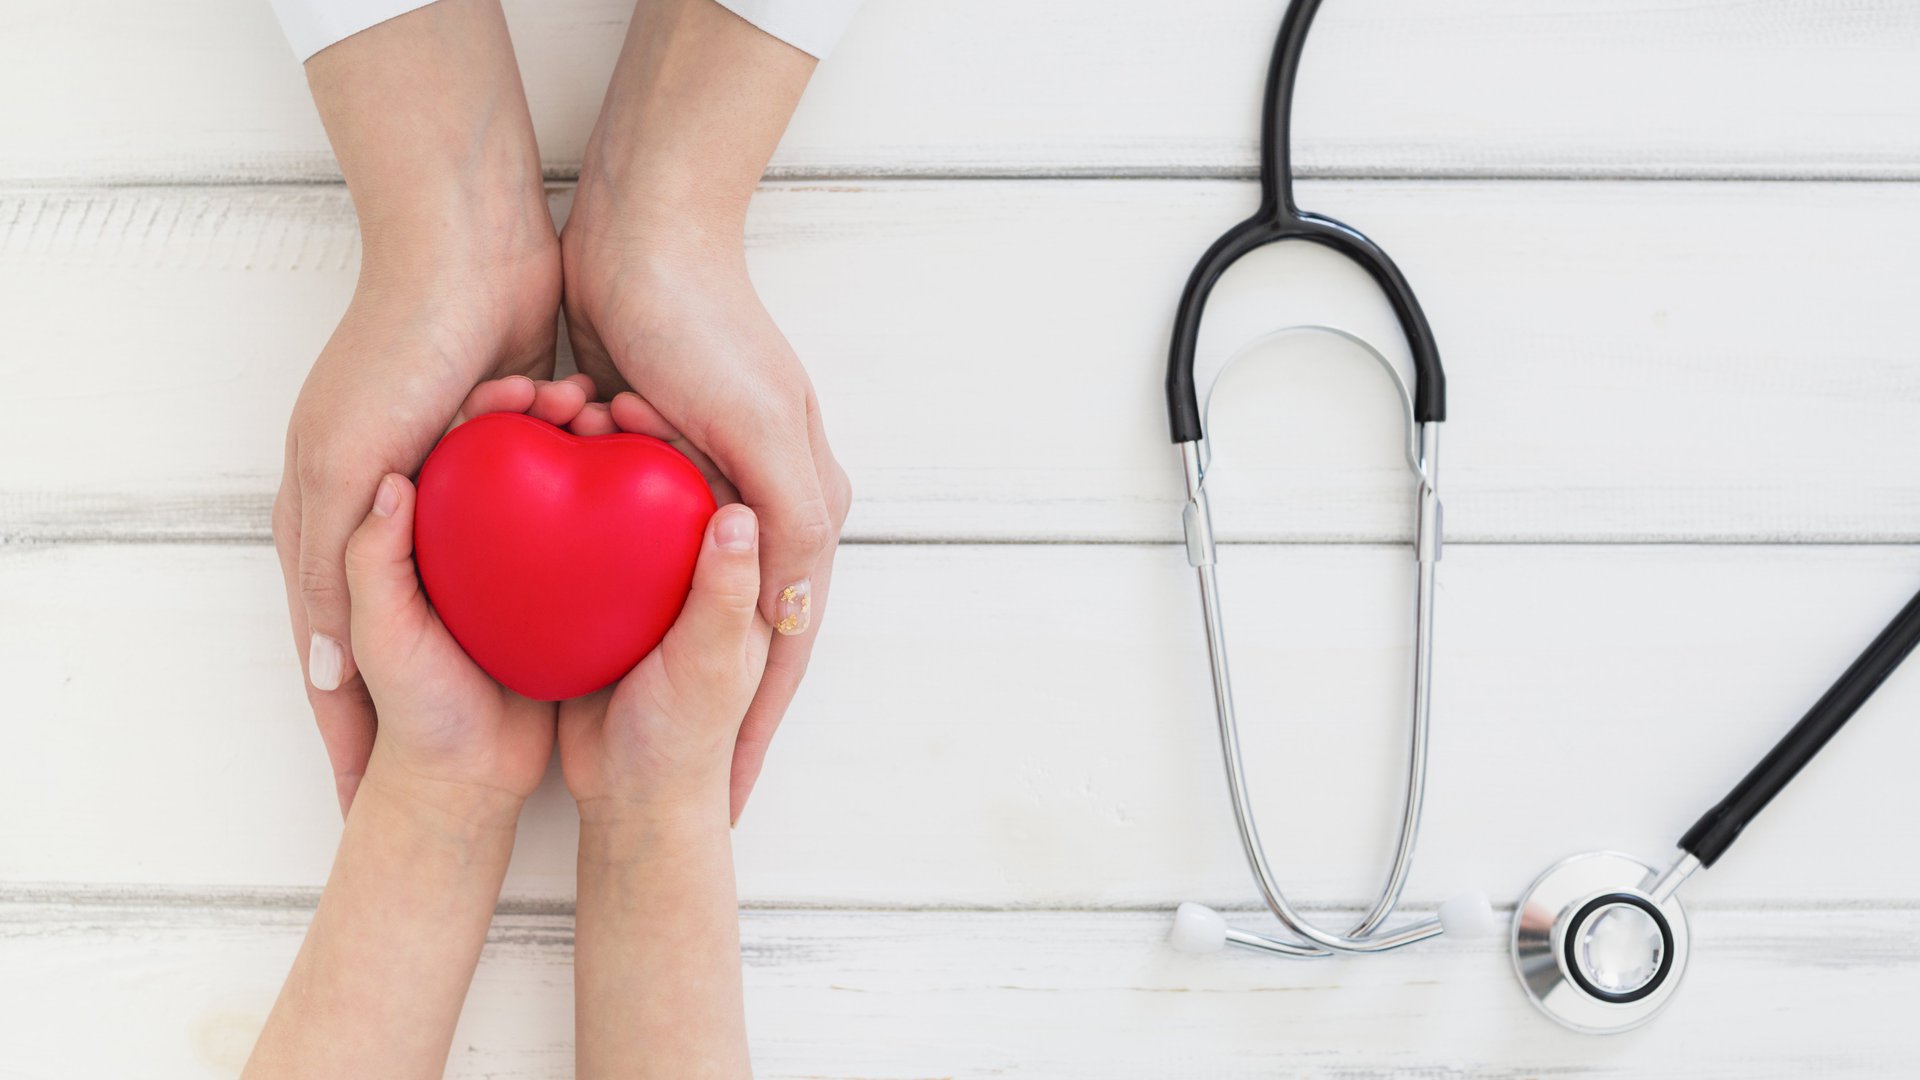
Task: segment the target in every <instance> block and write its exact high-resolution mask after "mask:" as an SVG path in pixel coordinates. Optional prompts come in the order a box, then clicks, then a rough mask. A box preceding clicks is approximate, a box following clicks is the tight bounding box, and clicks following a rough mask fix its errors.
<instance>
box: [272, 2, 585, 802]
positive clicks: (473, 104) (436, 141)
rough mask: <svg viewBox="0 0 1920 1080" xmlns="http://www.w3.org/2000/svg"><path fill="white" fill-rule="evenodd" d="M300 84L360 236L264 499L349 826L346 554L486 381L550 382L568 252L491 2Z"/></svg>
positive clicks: (350, 673)
mask: <svg viewBox="0 0 1920 1080" xmlns="http://www.w3.org/2000/svg"><path fill="white" fill-rule="evenodd" d="M307 77H308V82H309V83H310V84H311V86H312V89H313V95H314V101H315V103H316V104H317V105H318V106H319V109H320V115H321V119H322V120H323V121H324V122H325V123H326V126H327V134H328V137H329V138H330V140H331V141H332V143H333V147H334V152H335V155H336V156H337V157H338V158H339V161H340V166H341V171H342V173H343V174H344V175H345V177H346V181H347V188H348V190H349V191H350V192H351V193H352V195H353V200H354V208H355V210H356V212H357V213H358V215H359V219H360V233H361V248H362V256H361V266H360V279H359V283H358V286H357V287H356V289H355V291H354V295H353V300H352V302H351V303H350V304H349V305H348V308H347V312H346V315H345V316H344V317H343V318H342V320H341V322H340V326H339V328H338V329H337V330H335V331H334V334H333V338H332V339H331V340H330V341H329V342H328V343H327V346H326V348H325V349H324V350H323V351H322V352H321V354H320V358H319V359H318V360H317V361H316V362H315V363H314V366H313V370H312V373H311V374H310V375H309V376H308V377H307V381H306V385H305V386H304V387H302V389H301V391H300V397H299V400H298V402H297V403H296V404H295V405H294V410H293V418H292V421H291V423H290V424H289V425H288V430H287V452H286V469H285V473H284V475H283V477H282V480H281V485H280V492H279V496H278V498H277V499H276V500H275V502H274V511H273V533H274V543H275V546H276V548H277V549H278V550H279V554H280V565H281V570H282V573H283V574H284V576H285V578H286V586H287V606H288V608H289V611H290V613H291V616H292V622H293V633H294V640H295V645H296V647H297V648H298V650H299V652H300V656H301V658H302V663H303V666H304V669H305V672H306V675H307V696H308V700H309V701H310V702H311V703H312V705H313V710H314V717H315V719H316V720H317V721H318V723H319V727H320V734H321V738H322V739H323V740H324V741H325V742H326V746H327V755H328V757H329V758H330V759H331V760H332V764H333V773H334V781H335V787H336V790H337V792H338V795H339V799H340V807H341V811H342V813H344V812H345V811H346V808H347V806H348V804H349V803H351V801H352V799H353V794H354V791H355V790H356V789H357V787H358V785H359V782H360V777H361V775H362V774H363V773H364V771H365V769H366V764H367V758H368V755H369V753H370V752H371V750H372V746H373V739H374V729H375V723H376V720H375V714H374V706H373V702H372V701H371V700H370V699H369V697H368V695H367V689H366V685H365V682H364V681H363V680H362V679H361V678H360V675H359V672H358V665H357V664H356V662H355V656H354V649H353V641H352V635H351V633H350V629H349V620H350V608H351V603H350V599H349V595H348V591H347V577H346V570H345V553H346V547H347V538H348V536H349V535H351V534H352V532H353V530H354V529H355V528H356V527H357V526H358V525H359V523H360V521H361V520H362V519H363V518H364V517H365V515H366V513H367V508H368V507H369V506H370V505H372V502H373V497H374V491H375V487H376V485H378V484H379V483H380V481H381V478H382V477H384V476H386V475H387V474H388V473H399V474H401V475H407V476H410V475H412V474H413V473H414V471H415V470H417V469H418V468H419V466H420V463H421V462H422V461H423V460H425V458H426V455H427V452H428V451H429V450H430V449H432V447H433V445H434V443H435V441H436V440H438V438H439V437H440V435H441V434H442V433H444V432H445V430H446V428H447V424H448V422H449V420H450V419H451V418H452V417H453V416H454V413H455V411H456V410H457V409H458V408H459V406H460V403H461V401H462V399H463V398H465V397H466V395H467V393H468V391H470V390H472V389H473V388H474V386H475V384H476V383H479V382H480V381H481V380H483V379H486V378H488V377H490V376H494V375H505V374H524V375H545V374H550V373H551V371H552V366H553V354H554V341H555V336H556V331H557V317H558V309H559V303H560V261H559V242H558V239H557V237H556V236H555V235H554V230H553V222H552V218H551V216H550V215H549V213H548V210H547V205H546V196H545V191H544V189H543V186H542V183H541V176H540V160H539V152H538V150H537V149H536V148H535V146H534V141H533V125H532V121H531V120H530V119H529V117H528V114H527V107H526V99H525V95H524V94H523V93H522V92H521V90H520V81H519V72H518V70H517V68H516V67H515V66H514V61H513V51H512V47H511V45H510V44H509V42H508V40H507V30H506V23H505V20H504V18H503V17H502V16H501V14H500V8H499V3H498V0H441V2H440V3H435V4H430V5H428V6H427V7H423V8H420V9H418V10H416V11H413V12H409V13H408V14H405V15H402V16H400V17H398V18H395V19H392V20H389V21H387V22H384V23H381V24H379V25H377V26H374V27H372V28H370V29H368V30H365V31H363V32H361V33H359V34H356V35H354V36H353V37H350V38H348V39H346V40H344V41H342V42H340V43H338V44H337V45H334V46H332V47H330V48H328V49H325V50H323V51H321V52H320V53H318V54H317V55H315V56H314V57H313V58H312V59H311V60H309V61H308V62H307Z"/></svg>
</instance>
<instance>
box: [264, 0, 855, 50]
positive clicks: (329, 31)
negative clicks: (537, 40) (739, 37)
mask: <svg viewBox="0 0 1920 1080" xmlns="http://www.w3.org/2000/svg"><path fill="white" fill-rule="evenodd" d="M272 2H273V10H274V13H275V14H277V15H279V16H280V28H281V29H282V30H285V31H286V34H287V42H288V43H289V44H291V45H292V46H293V51H294V55H296V56H298V57H299V58H300V61H301V62H302V63H305V62H306V61H307V59H308V58H309V57H311V56H312V55H313V54H314V53H317V52H319V51H320V50H321V49H324V48H326V47H327V46H329V45H332V44H333V43H334V42H337V41H341V40H343V39H345V38H349V37H352V36H353V35H355V34H357V33H359V32H360V31H362V30H365V29H366V28H367V27H369V26H377V25H379V24H380V23H383V22H386V21H387V20H388V19H391V18H393V17H394V16H396V15H405V14H406V13H407V12H409V11H412V10H414V9H416V8H423V7H426V6H427V5H428V4H431V3H433V2H434V0H272ZM715 2H717V3H718V4H720V6H722V7H724V8H726V9H727V10H728V11H731V12H733V13H734V14H735V15H738V16H740V17H741V18H743V19H745V20H747V21H748V22H750V23H752V24H753V25H755V26H757V27H759V28H760V29H762V30H765V31H766V32H767V33H769V34H772V35H773V36H774V37H777V38H779V39H780V40H781V41H784V42H786V43H787V44H789V45H791V46H793V47H794V48H796V49H799V50H800V51H801V52H804V53H808V54H810V55H812V56H815V57H824V56H826V55H827V54H828V53H830V52H832V51H833V46H834V44H835V43H836V42H838V41H839V40H840V35H841V34H843V33H845V32H846V29H847V23H849V22H851V21H852V20H853V13H854V12H855V11H857V10H859V8H860V0H715Z"/></svg>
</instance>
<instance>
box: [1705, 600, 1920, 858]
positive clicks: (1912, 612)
mask: <svg viewBox="0 0 1920 1080" xmlns="http://www.w3.org/2000/svg"><path fill="white" fill-rule="evenodd" d="M1916 644H1920V595H1916V596H1915V597H1914V598H1913V599H1912V600H1909V601H1907V606H1906V607H1905V608H1903V609H1901V611H1900V614H1898V615H1896V616H1894V619H1893V621H1892V622H1891V623H1888V624H1887V628H1886V629H1885V630H1882V631H1880V636H1879V637H1877V638H1874V639H1873V644H1871V645H1869V646H1867V651H1866V652H1863V653H1861V654H1860V658H1859V659H1858V660H1855V661H1854V662H1853V666H1851V667H1849V668H1847V670H1846V673H1845V674H1844V675H1841V676H1840V679H1839V681H1838V682H1836V683H1834V684H1833V686H1832V688H1831V689H1829V690H1828V691H1827V692H1826V694H1825V695H1823V696H1822V697H1821V698H1820V700H1819V701H1817V702H1815V703H1814V706H1813V708H1811V709H1809V710H1808V711H1807V715H1806V716H1804V717H1802V718H1801V719H1800V722H1799V723H1797V724H1795V725H1793V729H1792V730H1790V731H1788V732H1787V733H1786V735H1785V736H1784V737H1782V738H1781V740H1780V741H1779V742H1778V743H1775V744H1774V747H1773V749H1772V750H1769V751H1767V756H1766V757H1764V758H1761V759H1760V764H1758V765H1755V766H1754V767H1753V771H1752V772H1749V773H1748V774H1747V775H1746V777H1745V778H1744V779H1742V780H1741V781H1740V783H1739V784H1737V785H1735V787H1734V789H1733V790H1732V791H1730V792H1728V793H1727V797H1726V798H1724V799H1721V800H1720V802H1719V803H1718V804H1716V805H1715V806H1714V808H1713V809H1711V810H1709V811H1707V812H1706V814H1705V815H1703V816H1702V817H1701V818H1700V820H1699V821H1696V822H1694V825H1693V828H1691V829H1688V830H1687V835H1685V836H1683V837H1681V838H1680V847H1681V849H1682V850H1683V851H1686V852H1688V853H1689V854H1691V855H1692V856H1693V857H1694V858H1696V859H1699V860H1700V865H1701V866H1712V865H1713V864H1714V861H1715V860H1716V859H1718V858H1720V856H1722V855H1724V854H1726V851H1727V848H1729V847H1731V846H1733V842H1734V841H1735V840H1736V839H1738V838H1739V836H1740V831H1741V830H1742V829H1745V828H1746V827H1747V824H1748V823H1749V822H1751V821H1752V820H1753V819H1754V818H1755V817H1756V816H1758V815H1759V813H1760V811H1762V810H1764V809H1766V807H1767V804H1768V803H1769V802H1772V801H1773V797H1774V796H1775V795H1778V794H1780V789H1781V788H1784V787H1786V786H1787V784H1788V782H1790V781H1791V780H1792V779H1793V778H1794V777H1795V776H1796V775H1798V774H1799V772H1800V770H1801V769H1802V768H1805V767H1806V764H1807V762H1809V761H1812V760H1813V755H1815V754H1817V753H1819V752H1820V748H1821V747H1823V746H1825V745H1827V740H1829V739H1831V738H1833V736H1834V735H1835V734H1836V733H1837V732H1839V730H1840V728H1841V726H1842V725H1844V724H1845V723H1846V722H1847V721H1848V720H1849V719H1851V718H1852V717H1853V714H1854V713H1855V712H1858V711H1859V709H1860V706H1862V705H1864V704H1866V701H1867V699H1868V698H1870V697H1872V696H1873V692H1874V691H1875V690H1878V689H1880V684H1881V683H1883V682H1886V681H1887V676H1889V675H1891V674H1893V673H1894V671H1895V670H1896V669H1897V668H1899V666H1900V662H1901V661H1903V660H1905V659H1906V658H1907V654H1908V653H1911V652H1912V651H1913V648H1914V646H1915V645H1916Z"/></svg>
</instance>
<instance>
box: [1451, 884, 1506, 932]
mask: <svg viewBox="0 0 1920 1080" xmlns="http://www.w3.org/2000/svg"><path fill="white" fill-rule="evenodd" d="M1440 928H1441V929H1443V930H1445V931H1446V932H1447V936H1448V937H1457V938H1487V937H1493V936H1494V935H1495V934H1498V933H1499V932H1500V919H1499V917H1498V916H1497V915H1495V914H1494V911H1493V902H1492V901H1491V900H1488V899H1487V894H1486V893H1483V892H1463V893H1461V894H1460V895H1458V896H1454V897H1450V898H1448V900H1447V901H1446V902H1445V903H1443V904H1441V905H1440Z"/></svg>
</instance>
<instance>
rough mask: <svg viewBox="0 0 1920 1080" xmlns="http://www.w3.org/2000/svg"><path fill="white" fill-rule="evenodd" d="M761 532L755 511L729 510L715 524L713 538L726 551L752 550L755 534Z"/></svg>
mask: <svg viewBox="0 0 1920 1080" xmlns="http://www.w3.org/2000/svg"><path fill="white" fill-rule="evenodd" d="M757 532H759V529H758V528H757V527H756V523H755V521H754V518H753V511H751V510H746V509H741V510H728V511H727V512H726V513H724V514H721V515H720V520H719V521H717V522H715V523H714V525H713V539H714V542H715V543H717V544H719V545H720V547H721V548H722V549H724V550H726V551H752V550H753V539H754V534H755V533H757Z"/></svg>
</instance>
